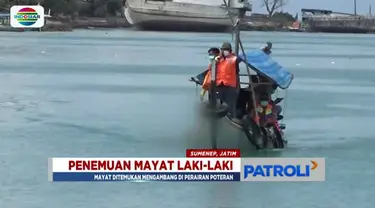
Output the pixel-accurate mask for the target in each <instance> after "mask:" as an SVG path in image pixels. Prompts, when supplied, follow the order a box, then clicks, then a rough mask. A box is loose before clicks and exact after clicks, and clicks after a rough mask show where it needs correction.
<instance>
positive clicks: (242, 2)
mask: <svg viewBox="0 0 375 208" xmlns="http://www.w3.org/2000/svg"><path fill="white" fill-rule="evenodd" d="M229 1H232V2H231V3H230V5H231V8H230V7H229V4H228V2H227V1H226V0H223V2H224V5H225V7H226V9H227V12H228V15H229V17H230V19H231V21H232V23H233V26H234V32H235V53H236V56H237V57H238V55H239V50H240V49H241V52H242V55H243V57H244V61H245V65H246V71H247V74H248V77H249V88H250V90H251V96H252V102H253V107H254V110H255V108H256V100H255V99H256V98H255V90H254V85H253V84H252V79H251V73H250V67H249V65H248V64H247V63H248V61H247V57H246V53H245V50H244V47H243V45H242V41H241V30H240V23H241V20H242V19H243V17H244V16H245V13H246V12H247V11H251V10H252V9H251V8H250V4H249V2H248V0H229ZM230 9H237V20H236V21H235V20H234V18H233V17H232V15H231V13H230ZM237 78H238V79H237V81H238V82H237V83H238V88H239V89H240V88H241V83H240V76H239V72H238V75H237ZM255 115H256V116H258V112H257V111H256V110H255ZM248 119H251V118H248ZM256 124H257V125H258V126H259V123H258V121H256ZM242 128H243V130H244V132H245V134H246V137H247V138H248V139H249V142H250V143H252V144H253V145H254V146H255V147H256V149H257V150H259V149H260V146H259V145H258V144H256V143H255V142H254V141H253V140H251V139H250V138H249V136H250V135H249V132H248V126H246V127H244V126H243V127H242Z"/></svg>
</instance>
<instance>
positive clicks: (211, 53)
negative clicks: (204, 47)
mask: <svg viewBox="0 0 375 208" xmlns="http://www.w3.org/2000/svg"><path fill="white" fill-rule="evenodd" d="M219 55H220V49H218V48H210V49H208V59H209V61H210V64H209V65H208V69H207V70H206V72H207V73H206V74H205V77H204V80H203V84H202V91H201V94H200V97H201V100H202V99H203V97H204V95H205V94H206V92H207V91H208V90H209V89H210V85H211V65H212V62H213V61H214V60H215V59H216V58H217V57H218V56H219Z"/></svg>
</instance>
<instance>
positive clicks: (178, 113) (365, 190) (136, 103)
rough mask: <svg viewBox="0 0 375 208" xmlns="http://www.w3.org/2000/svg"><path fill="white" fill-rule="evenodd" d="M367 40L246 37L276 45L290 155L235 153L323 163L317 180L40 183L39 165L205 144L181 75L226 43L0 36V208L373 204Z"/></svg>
mask: <svg viewBox="0 0 375 208" xmlns="http://www.w3.org/2000/svg"><path fill="white" fill-rule="evenodd" d="M374 38H375V36H371V35H342V34H341V35H339V34H337V35H336V34H335V35H333V34H332V35H331V34H307V33H261V32H252V33H244V34H243V41H244V44H245V45H246V47H247V48H259V47H261V46H262V44H263V43H264V42H265V41H272V42H273V43H274V54H273V57H274V58H275V59H276V60H277V61H279V62H280V63H281V64H282V65H284V66H285V67H286V68H288V69H290V70H291V71H292V72H293V73H294V74H295V77H296V78H295V80H294V82H293V84H292V86H291V89H290V90H289V92H288V93H287V97H286V106H285V118H286V123H287V135H288V139H289V143H290V145H289V148H288V149H286V150H284V151H282V152H277V153H271V152H266V153H264V152H263V153H258V154H255V153H252V152H251V151H250V150H249V147H248V143H247V142H246V140H245V139H244V138H243V136H242V134H239V133H238V132H236V131H235V129H233V128H231V127H230V126H228V125H225V126H224V124H225V123H223V124H222V125H223V129H224V130H223V131H222V133H221V138H220V140H219V145H220V146H221V147H234V148H241V150H242V151H243V152H244V155H251V156H282V157H326V164H327V167H326V169H327V177H326V182H323V183H275V182H271V183H263V182H261V183H49V182H47V158H48V157H61V156H66V157H86V156H96V157H105V156H116V157H130V156H132V157H136V156H154V157H158V156H163V157H177V156H184V150H185V149H186V148H190V147H194V148H199V147H201V148H204V147H209V138H208V136H207V130H206V128H205V126H204V122H203V121H202V120H201V119H200V118H199V117H198V116H197V115H196V112H195V108H194V107H195V104H196V102H197V100H198V99H197V95H196V89H195V86H194V85H192V84H191V83H189V82H188V81H187V80H188V78H189V77H190V76H192V75H195V74H197V73H199V72H200V71H202V70H203V69H204V68H205V66H206V65H207V60H206V57H205V54H206V51H207V49H208V47H212V46H219V45H220V43H221V42H222V41H230V40H231V35H230V34H195V33H154V32H135V31H127V30H111V31H83V30H82V31H75V32H72V33H0V41H1V43H2V44H1V45H0V66H1V67H0V89H1V91H0V115H1V116H0V147H1V151H0V156H1V157H0V164H1V168H0V175H1V176H2V177H1V179H0V207H28V208H32V207H38V208H41V207H55V208H59V207H169V206H170V207H181V208H184V207H231V208H235V207H249V206H251V207H279V208H287V207H309V208H310V207H318V208H323V207H329V208H332V207H340V208H345V207H361V208H362V207H363V208H366V207H373V204H374V202H375V200H374V198H373V197H371V196H372V195H373V192H374V191H375V188H374V187H375V181H374V179H373V176H374V175H375V169H374V168H373V167H372V162H373V160H374V158H375V154H374V153H373V146H374V145H375V140H374V136H375V130H374V127H373V124H374V122H375V117H374V116H375V109H374V108H373V106H372V104H373V103H374V102H375V98H374V95H375V68H374V66H375V50H374V47H375V42H374V41H373V40H374Z"/></svg>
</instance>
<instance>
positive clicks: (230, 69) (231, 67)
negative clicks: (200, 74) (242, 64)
mask: <svg viewBox="0 0 375 208" xmlns="http://www.w3.org/2000/svg"><path fill="white" fill-rule="evenodd" d="M236 62H237V57H236V56H235V55H234V54H232V55H230V56H228V57H226V58H222V59H220V60H219V62H218V63H217V75H216V85H221V84H223V85H224V86H230V87H237V67H236V65H237V63H236Z"/></svg>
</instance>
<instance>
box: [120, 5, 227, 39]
mask: <svg viewBox="0 0 375 208" xmlns="http://www.w3.org/2000/svg"><path fill="white" fill-rule="evenodd" d="M138 1H139V0H138ZM125 17H126V18H127V19H128V22H130V23H131V24H132V25H133V26H134V27H135V28H137V29H139V30H149V31H183V32H228V31H231V30H232V28H233V27H232V22H231V20H230V18H229V16H228V14H227V13H226V10H225V9H224V8H220V7H217V6H206V5H191V4H184V3H173V2H159V3H152V4H151V3H145V2H141V1H139V2H133V1H128V2H127V5H126V8H125Z"/></svg>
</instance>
